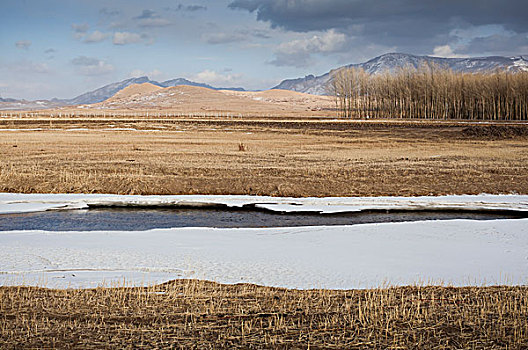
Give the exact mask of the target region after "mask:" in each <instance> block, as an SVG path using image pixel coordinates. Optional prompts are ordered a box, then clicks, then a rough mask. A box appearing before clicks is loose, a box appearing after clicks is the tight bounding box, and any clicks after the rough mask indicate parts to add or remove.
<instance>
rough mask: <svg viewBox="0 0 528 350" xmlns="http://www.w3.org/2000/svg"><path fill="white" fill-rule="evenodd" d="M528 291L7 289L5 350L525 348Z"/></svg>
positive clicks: (189, 286) (179, 284)
mask: <svg viewBox="0 0 528 350" xmlns="http://www.w3.org/2000/svg"><path fill="white" fill-rule="evenodd" d="M527 292H528V288H526V287H489V288H476V287H471V288H446V287H401V288H388V289H374V290H350V291H336V290H310V291H297V290H287V289H278V288H268V287H259V286H255V285H247V284H244V285H219V284H215V283H211V282H202V281H197V280H179V281H174V282H170V283H167V284H163V285H158V286H152V287H148V288H98V289H92V290H48V289H41V288H29V287H2V288H0V300H1V303H0V347H1V348H71V347H76V348H103V347H105V348H164V347H173V348H200V349H204V348H207V349H211V348H230V349H233V348H292V347H296V348H312V349H316V348H327V349H344V348H347V349H354V348H391V349H396V348H414V349H432V348H435V349H445V348H459V349H462V348H464V349H469V348H471V349H526V347H527V346H528V293H527Z"/></svg>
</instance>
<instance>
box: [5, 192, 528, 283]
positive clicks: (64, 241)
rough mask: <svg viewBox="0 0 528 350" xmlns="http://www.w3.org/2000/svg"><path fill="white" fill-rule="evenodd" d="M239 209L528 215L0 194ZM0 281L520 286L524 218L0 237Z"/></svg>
mask: <svg viewBox="0 0 528 350" xmlns="http://www.w3.org/2000/svg"><path fill="white" fill-rule="evenodd" d="M204 203H207V204H211V203H216V204H226V205H228V206H242V205H246V204H252V203H259V204H258V205H259V206H261V207H265V208H268V209H271V210H280V211H319V212H344V211H359V210H367V209H394V208H399V209H423V208H428V209H446V208H451V209H456V208H458V209H460V208H466V209H468V208H472V209H487V210H491V209H494V210H514V211H526V210H528V196H518V195H511V196H492V195H479V196H444V197H414V198H404V197H401V198H398V197H378V198H304V199H298V198H295V199H294V198H274V197H250V196H111V195H24V194H0V213H2V214H5V215H9V214H10V213H23V212H34V211H43V210H53V209H63V208H70V209H72V208H87V207H88V206H90V205H120V206H125V205H152V206H160V205H183V204H185V205H195V206H199V205H203V204H204ZM0 247H2V254H0V285H19V284H29V285H43V286H46V287H58V288H66V287H94V286H98V285H101V284H105V285H107V286H109V285H115V284H116V283H121V284H122V283H123V281H124V283H125V284H127V285H144V284H148V283H160V282H164V281H168V280H171V279H175V278H198V279H206V280H213V281H217V282H222V283H237V282H250V283H257V284H261V285H269V286H282V287H289V288H301V289H306V288H346V289H351V288H368V287H378V286H387V285H408V284H431V283H432V284H439V283H443V284H452V285H457V286H463V285H494V284H511V285H520V284H527V282H528V219H512V220H490V221H473V220H451V221H419V222H412V223H411V222H404V223H382V224H361V225H353V226H320V227H295V228H251V229H249V228H229V229H218V228H172V229H153V230H148V231H90V232H49V231H2V232H0Z"/></svg>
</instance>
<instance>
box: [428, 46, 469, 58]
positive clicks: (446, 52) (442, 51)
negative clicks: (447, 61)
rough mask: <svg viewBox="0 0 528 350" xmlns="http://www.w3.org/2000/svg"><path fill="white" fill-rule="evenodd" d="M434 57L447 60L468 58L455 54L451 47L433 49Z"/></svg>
mask: <svg viewBox="0 0 528 350" xmlns="http://www.w3.org/2000/svg"><path fill="white" fill-rule="evenodd" d="M433 56H436V57H445V58H467V57H469V56H467V55H459V54H456V53H454V52H453V49H452V48H451V46H449V45H442V46H435V48H434V49H433Z"/></svg>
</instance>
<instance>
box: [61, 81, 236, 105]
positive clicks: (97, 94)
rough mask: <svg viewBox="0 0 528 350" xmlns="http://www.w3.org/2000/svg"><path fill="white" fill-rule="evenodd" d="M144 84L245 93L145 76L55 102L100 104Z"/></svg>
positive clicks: (192, 82)
mask: <svg viewBox="0 0 528 350" xmlns="http://www.w3.org/2000/svg"><path fill="white" fill-rule="evenodd" d="M144 83H150V84H152V85H156V86H159V87H162V88H166V87H172V86H178V85H187V86H198V87H204V88H208V89H212V90H234V91H244V89H243V88H217V87H213V86H211V85H208V84H201V83H196V82H194V81H190V80H187V79H184V78H177V79H171V80H167V81H164V82H161V83H160V82H157V81H155V80H150V79H149V78H148V77H146V76H144V77H139V78H130V79H126V80H123V81H120V82H117V83H113V84H108V85H105V86H103V87H101V88H99V89H96V90H93V91H89V92H86V93H84V94H82V95H79V96H77V97H74V98H72V99H69V100H54V101H57V102H61V103H63V104H65V105H83V104H92V103H98V102H103V101H104V100H106V99H108V98H110V97H112V96H114V95H115V94H116V93H117V92H118V91H121V90H123V89H124V88H126V87H127V86H130V85H134V84H144Z"/></svg>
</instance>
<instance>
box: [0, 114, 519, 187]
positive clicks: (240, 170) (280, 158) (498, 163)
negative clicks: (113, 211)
mask: <svg viewBox="0 0 528 350" xmlns="http://www.w3.org/2000/svg"><path fill="white" fill-rule="evenodd" d="M7 129H8V130H7ZM527 149H528V125H526V124H515V123H511V124H510V123H508V124H505V123H496V124H487V123H484V124H480V123H464V122H462V123H458V122H424V121H395V120H392V121H344V120H333V119H329V118H283V119H279V118H263V117H255V118H249V117H244V118H228V117H224V118H208V117H194V118H152V117H151V118H148V119H147V118H146V117H144V118H131V117H121V118H117V119H110V118H105V119H103V118H92V119H88V118H84V119H83V118H76V119H64V118H62V119H59V118H53V119H42V118H39V119H26V118H23V119H10V118H4V119H2V120H1V121H0V191H3V192H26V193H29V192H38V193H49V192H51V193H58V192H68V193H70V192H77V193H80V192H83V193H92V192H97V193H119V194H255V195H257V194H258V195H273V196H295V197H304V196H380V195H400V196H413V195H441V194H478V193H483V192H485V193H512V192H515V193H521V194H526V193H528V172H527V171H526V164H528V152H526V150H527Z"/></svg>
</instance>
